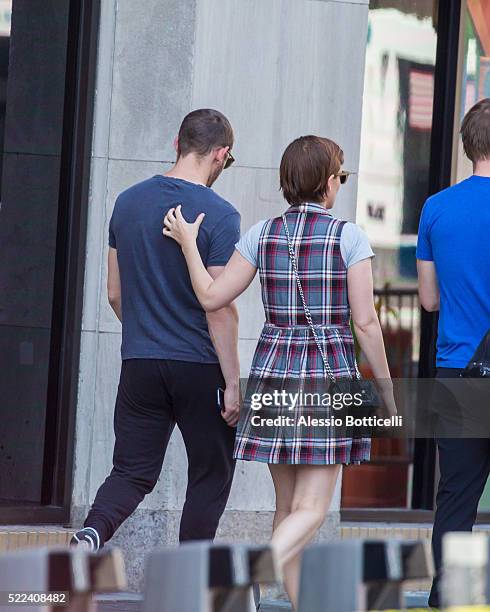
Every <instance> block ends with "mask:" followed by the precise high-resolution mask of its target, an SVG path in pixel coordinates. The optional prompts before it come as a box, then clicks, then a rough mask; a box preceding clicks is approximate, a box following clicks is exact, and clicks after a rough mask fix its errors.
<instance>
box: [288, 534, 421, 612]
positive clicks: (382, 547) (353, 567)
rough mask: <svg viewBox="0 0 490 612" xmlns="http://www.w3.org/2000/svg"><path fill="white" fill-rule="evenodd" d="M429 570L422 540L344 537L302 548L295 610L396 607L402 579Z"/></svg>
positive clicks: (347, 611) (344, 611)
mask: <svg viewBox="0 0 490 612" xmlns="http://www.w3.org/2000/svg"><path fill="white" fill-rule="evenodd" d="M432 573H433V570H432V560H431V554H430V547H429V545H428V543H426V542H412V541H402V540H346V541H338V542H332V543H327V544H317V545H314V546H311V547H309V548H307V549H306V551H305V553H304V555H303V562H302V567H301V581H300V594H299V603H298V610H299V612H360V611H363V610H387V609H393V608H400V607H401V606H402V596H403V592H402V582H403V581H404V580H416V579H421V578H427V577H429V576H431V575H432Z"/></svg>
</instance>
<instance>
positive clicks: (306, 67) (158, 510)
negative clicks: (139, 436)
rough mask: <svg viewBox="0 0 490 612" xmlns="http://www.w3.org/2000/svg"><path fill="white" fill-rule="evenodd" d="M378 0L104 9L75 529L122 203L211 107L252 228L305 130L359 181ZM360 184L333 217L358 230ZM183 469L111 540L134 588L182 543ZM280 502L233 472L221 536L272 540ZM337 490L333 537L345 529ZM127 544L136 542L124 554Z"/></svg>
mask: <svg viewBox="0 0 490 612" xmlns="http://www.w3.org/2000/svg"><path fill="white" fill-rule="evenodd" d="M367 16H368V0H349V1H348V2H342V1H336V0H335V1H323V0H246V1H245V0H140V1H139V2H134V1H133V0H104V1H103V2H102V15H101V30H100V47H99V66H98V82H97V98H96V112H95V132H94V145H93V165H92V179H91V180H92V189H91V197H90V204H89V206H90V210H89V228H88V244H87V267H86V279H85V285H86V288H85V302H84V315H83V331H82V354H81V366H80V389H79V405H78V414H77V442H76V456H75V487H74V493H73V520H74V522H75V523H78V522H79V521H80V520H81V518H82V516H83V515H84V514H85V512H86V510H87V507H88V505H89V504H90V502H91V501H92V500H93V497H94V495H95V492H96V490H97V488H98V486H99V485H100V483H101V482H102V480H103V478H104V477H105V476H106V475H107V473H108V472H109V470H110V468H111V454H112V444H113V433H112V413H113V404H114V399H115V394H116V385H117V380H118V374H119V367H120V356H119V347H120V341H121V335H120V331H121V330H120V325H119V323H118V321H117V320H116V318H115V317H114V315H113V314H112V311H111V310H110V308H109V306H108V304H107V299H106V292H105V284H106V264H105V262H106V255H107V252H106V251H107V228H108V221H109V218H110V214H111V211H112V207H113V204H114V199H115V197H116V195H117V194H118V193H119V192H120V191H121V190H123V189H124V188H126V187H128V186H129V185H131V184H132V183H134V182H136V181H139V180H142V179H144V178H146V177H148V176H151V175H153V174H156V173H161V172H164V171H165V169H166V168H168V167H169V165H170V163H171V162H172V161H173V160H174V151H173V148H172V142H173V138H174V136H175V134H176V132H177V130H178V127H179V124H180V121H181V119H182V118H183V116H184V115H185V114H186V113H187V112H189V111H190V110H192V109H194V108H199V107H209V106H210V107H215V108H218V109H220V110H221V111H223V112H224V113H225V114H226V115H227V116H228V117H229V118H230V120H231V122H232V124H233V126H234V129H235V134H236V146H235V148H234V151H233V153H234V156H235V157H236V159H237V163H236V164H235V165H234V166H233V168H232V169H230V170H228V171H227V172H225V173H223V175H222V177H221V178H220V179H219V181H218V182H217V184H216V190H217V191H218V192H219V193H220V194H221V195H223V196H224V197H226V198H227V199H229V200H230V201H231V202H233V203H234V204H235V205H236V207H237V208H238V209H239V211H240V212H241V214H242V229H243V230H246V229H247V228H248V227H249V226H250V225H251V224H252V223H254V222H256V221H257V220H259V219H261V218H266V217H269V216H272V215H274V214H277V213H278V212H280V211H281V210H283V208H284V202H283V200H282V198H281V195H280V193H279V191H278V166H279V161H280V156H281V153H282V151H283V149H284V148H285V146H286V145H287V144H288V143H289V142H290V141H291V140H292V139H293V138H295V137H296V136H299V135H301V134H305V133H317V134H322V135H328V136H330V137H332V138H333V139H335V140H337V141H338V142H339V143H341V145H342V147H343V148H344V151H345V158H346V163H345V166H346V167H347V168H349V169H351V170H357V167H358V160H359V140H360V120H361V104H362V90H363V72H364V48H365V41H366V36H367ZM356 187H357V185H356V181H355V180H353V181H350V182H349V183H348V185H347V186H346V188H345V189H342V193H341V196H340V198H339V202H338V205H337V207H336V211H337V213H338V214H339V216H343V217H344V218H347V219H353V218H354V215H355V206H356V203H355V198H356ZM240 311H241V322H240V353H241V357H242V369H243V375H246V373H247V370H248V367H249V364H250V360H251V356H252V353H253V350H254V348H255V344H256V339H257V337H258V334H259V331H260V328H261V324H262V322H263V311H262V307H261V302H260V296H259V293H258V287H257V284H255V286H254V287H252V288H251V289H250V290H249V291H248V292H247V293H246V295H245V296H243V297H242V298H241V299H240ZM185 472H186V460H185V454H184V452H183V444H182V441H181V438H180V435H179V434H178V433H176V434H175V435H174V437H173V439H172V441H171V443H170V448H169V451H168V454H167V457H166V460H165V463H164V467H163V471H162V476H161V478H160V481H159V483H158V485H157V487H156V489H155V491H154V492H153V493H152V494H151V495H149V496H148V497H147V498H146V499H145V500H144V502H143V503H142V504H141V506H140V508H139V509H138V510H137V512H136V513H135V515H134V516H133V517H132V518H131V519H130V520H129V521H128V522H127V523H126V524H125V525H124V526H123V527H122V528H121V530H120V532H119V534H118V535H117V536H116V538H115V541H118V542H123V545H124V546H125V547H126V549H127V551H128V554H129V559H130V565H131V574H132V586H137V585H138V583H139V580H140V577H141V559H142V553H143V551H144V550H147V549H148V548H149V547H152V546H155V545H158V544H160V543H163V542H173V541H176V537H177V527H178V520H179V515H180V509H181V506H182V503H183V499H184V494H185V490H184V486H183V482H184V481H185ZM273 504H274V499H273V491H272V487H271V482H270V478H269V475H268V470H267V468H266V466H264V465H257V464H247V465H245V464H243V463H240V464H239V465H238V467H237V473H236V478H235V482H234V486H233V490H232V494H231V497H230V501H229V504H228V507H227V510H226V512H225V515H224V517H223V520H222V522H221V525H220V535H221V536H223V537H233V538H235V539H240V540H249V541H250V540H262V541H263V540H266V539H267V537H268V534H269V531H270V521H271V513H272V509H273ZM338 507H339V491H337V494H336V498H335V500H334V503H333V505H332V509H331V513H330V515H329V518H328V520H327V522H326V525H325V527H324V532H323V535H324V537H327V536H328V535H329V534H330V535H331V534H334V535H335V534H336V530H337V529H338ZM128 542H129V543H130V545H128Z"/></svg>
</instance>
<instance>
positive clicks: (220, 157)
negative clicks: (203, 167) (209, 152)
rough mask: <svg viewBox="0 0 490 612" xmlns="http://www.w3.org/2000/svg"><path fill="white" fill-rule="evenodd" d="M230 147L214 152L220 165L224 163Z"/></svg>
mask: <svg viewBox="0 0 490 612" xmlns="http://www.w3.org/2000/svg"><path fill="white" fill-rule="evenodd" d="M229 149H230V147H219V148H218V149H215V151H214V159H215V160H216V161H218V162H219V163H220V164H221V163H222V162H223V161H224V159H225V155H226V154H227V153H228V151H229Z"/></svg>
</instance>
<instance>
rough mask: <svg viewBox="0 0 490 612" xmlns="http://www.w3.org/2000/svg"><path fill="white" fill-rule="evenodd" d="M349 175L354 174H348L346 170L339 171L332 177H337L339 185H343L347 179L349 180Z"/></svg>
mask: <svg viewBox="0 0 490 612" xmlns="http://www.w3.org/2000/svg"><path fill="white" fill-rule="evenodd" d="M351 174H355V172H348V171H347V170H341V171H340V172H337V174H334V176H335V178H337V177H339V179H340V184H341V185H345V183H347V179H348V178H349V176H350V175H351Z"/></svg>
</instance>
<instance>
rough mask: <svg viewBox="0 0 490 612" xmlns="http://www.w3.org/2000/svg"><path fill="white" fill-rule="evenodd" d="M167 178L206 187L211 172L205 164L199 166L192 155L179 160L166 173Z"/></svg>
mask: <svg viewBox="0 0 490 612" xmlns="http://www.w3.org/2000/svg"><path fill="white" fill-rule="evenodd" d="M165 176H171V177H173V178H178V179H182V180H184V181H189V183H196V184H197V185H204V186H205V187H206V186H207V181H208V178H209V170H208V168H207V167H206V166H205V165H204V164H199V163H198V162H197V161H196V160H194V159H192V158H191V156H190V155H187V156H186V157H184V158H182V159H179V160H177V161H176V162H175V164H174V165H173V166H172V168H170V170H169V171H168V172H165Z"/></svg>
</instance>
